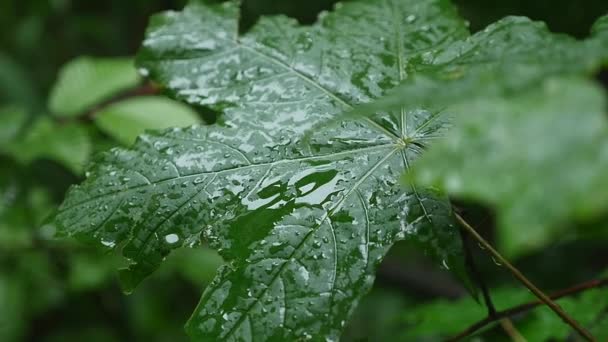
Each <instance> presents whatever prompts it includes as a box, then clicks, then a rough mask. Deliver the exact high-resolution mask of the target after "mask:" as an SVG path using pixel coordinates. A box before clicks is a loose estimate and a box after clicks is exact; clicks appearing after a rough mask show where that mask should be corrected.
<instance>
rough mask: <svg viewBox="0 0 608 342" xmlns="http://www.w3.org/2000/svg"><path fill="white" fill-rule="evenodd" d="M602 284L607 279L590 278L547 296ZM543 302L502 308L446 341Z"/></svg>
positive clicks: (567, 293)
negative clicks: (492, 315)
mask: <svg viewBox="0 0 608 342" xmlns="http://www.w3.org/2000/svg"><path fill="white" fill-rule="evenodd" d="M603 286H608V279H600V280H591V281H588V282H585V283H582V284H578V285H575V286H572V287H569V288H567V289H564V290H561V291H558V292H555V293H553V294H551V295H550V296H549V298H551V299H553V300H555V299H559V298H562V297H567V296H571V295H575V294H577V293H580V292H584V291H587V290H590V289H595V288H600V287H603ZM542 304H544V303H543V302H542V301H540V300H536V301H533V302H528V303H524V304H521V305H518V306H515V307H513V308H510V309H507V310H503V311H498V312H496V314H495V315H494V317H490V316H488V317H486V318H484V319H482V320H480V321H478V322H476V323H474V324H472V325H471V326H469V327H468V328H467V329H465V330H464V331H463V332H461V333H460V334H458V335H456V336H454V337H452V338H450V339H448V340H447V341H458V340H460V339H462V338H464V337H467V336H469V335H471V334H473V333H475V332H476V331H477V330H479V329H481V328H483V327H485V326H486V325H488V324H490V323H492V322H496V321H498V320H500V319H503V318H505V317H512V316H515V315H518V314H520V313H523V312H526V311H529V310H532V309H534V308H535V307H537V306H539V305H542Z"/></svg>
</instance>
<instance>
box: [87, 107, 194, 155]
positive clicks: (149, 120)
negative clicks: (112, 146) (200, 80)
mask: <svg viewBox="0 0 608 342" xmlns="http://www.w3.org/2000/svg"><path fill="white" fill-rule="evenodd" d="M199 122H200V119H199V117H198V115H197V114H196V112H195V111H193V110H192V109H190V108H189V107H188V106H186V105H183V104H181V103H179V102H175V101H171V100H168V99H166V98H163V97H153V96H147V97H138V98H134V99H129V100H125V101H121V102H118V103H115V104H113V105H110V106H108V107H106V108H104V109H102V110H100V111H99V112H97V114H96V115H95V123H96V124H97V126H99V128H100V129H101V130H103V131H104V132H106V133H107V134H108V135H110V136H112V137H114V138H115V139H116V140H118V141H119V142H121V143H122V144H124V145H127V146H128V145H131V144H133V142H134V141H135V138H137V136H138V135H140V134H142V133H144V131H146V130H150V129H164V128H170V127H184V126H189V125H193V124H196V123H199Z"/></svg>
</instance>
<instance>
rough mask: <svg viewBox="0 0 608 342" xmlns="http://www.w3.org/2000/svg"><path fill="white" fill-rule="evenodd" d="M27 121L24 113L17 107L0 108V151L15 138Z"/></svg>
mask: <svg viewBox="0 0 608 342" xmlns="http://www.w3.org/2000/svg"><path fill="white" fill-rule="evenodd" d="M26 121H27V113H26V111H25V110H24V109H23V108H21V107H17V106H7V107H2V108H0V150H1V149H2V146H3V145H6V144H8V143H10V142H11V141H13V140H14V139H15V138H17V135H18V134H19V133H20V132H21V130H22V129H23V126H24V125H25V123H26Z"/></svg>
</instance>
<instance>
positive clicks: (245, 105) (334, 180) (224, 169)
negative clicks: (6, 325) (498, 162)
mask: <svg viewBox="0 0 608 342" xmlns="http://www.w3.org/2000/svg"><path fill="white" fill-rule="evenodd" d="M387 18H388V20H387ZM237 22H238V8H237V5H236V4H235V3H227V4H223V5H218V6H205V5H202V4H200V3H198V2H194V3H193V4H191V5H190V6H188V7H187V8H186V9H185V10H184V11H183V12H168V13H165V14H162V15H159V16H156V17H154V18H153V19H152V21H151V26H150V28H149V30H148V33H147V38H146V40H145V42H144V47H143V48H142V51H141V53H140V54H139V57H138V64H139V66H140V68H141V70H142V72H143V73H144V74H148V75H149V77H151V78H152V79H153V80H155V81H157V82H158V83H160V84H161V85H164V86H165V87H167V90H168V91H170V92H172V93H173V94H174V95H175V96H176V97H177V98H179V99H182V100H185V101H187V102H189V103H191V104H194V105H203V106H209V107H212V108H214V109H218V110H222V111H223V118H222V121H223V123H222V124H221V125H218V126H215V127H200V126H194V127H192V128H188V129H173V130H170V131H165V132H162V133H148V134H146V135H143V136H141V137H140V138H139V139H138V141H137V142H136V144H135V145H134V146H133V148H132V149H129V150H125V149H114V150H112V151H110V152H108V153H105V154H103V155H101V156H100V157H98V159H97V160H96V161H95V162H94V163H93V166H92V167H91V168H90V169H89V172H88V175H89V177H88V179H87V180H86V181H85V182H84V183H83V184H81V185H80V186H78V187H75V188H73V189H72V190H71V191H70V193H69V195H68V197H67V199H66V201H65V203H64V204H63V205H62V207H61V209H60V211H59V213H58V215H57V223H58V224H59V226H60V227H62V230H63V231H64V232H66V233H68V234H75V235H79V236H84V237H88V238H91V237H94V238H95V239H97V240H98V241H101V243H102V244H104V245H107V246H110V247H115V246H118V245H120V246H121V247H122V252H123V254H124V255H125V256H126V257H127V258H128V259H130V260H131V261H132V265H131V267H130V269H129V270H125V271H123V272H122V273H121V278H122V280H123V284H124V285H125V288H126V290H132V289H133V287H134V286H135V285H136V284H137V283H138V282H139V281H141V279H143V278H144V277H145V276H147V275H148V274H149V273H150V272H152V271H154V270H155V269H156V268H157V267H158V265H159V263H160V262H161V261H162V260H163V258H164V257H165V256H166V255H167V254H168V253H170V251H171V250H173V249H175V248H178V247H180V246H183V245H195V244H198V243H199V240H200V235H201V233H202V236H203V237H204V238H205V239H206V240H208V241H209V242H210V244H211V246H212V247H214V248H216V249H217V250H218V251H219V252H220V254H221V255H222V256H223V257H224V258H225V259H226V260H227V261H229V264H228V265H227V266H225V267H223V268H222V269H221V270H220V272H219V274H218V276H217V277H216V279H215V281H214V282H213V283H212V284H211V285H210V286H209V287H208V288H207V289H206V290H205V293H204V294H203V296H202V299H201V302H200V304H199V306H198V308H197V309H196V311H195V313H194V315H193V316H192V318H191V320H190V322H189V324H188V327H187V329H188V331H189V333H190V335H191V336H192V337H194V338H196V339H198V340H217V339H222V340H253V339H254V337H255V339H256V340H258V339H259V340H285V339H287V340H290V339H291V340H293V339H321V338H327V339H329V340H334V339H337V337H338V336H339V332H340V330H341V328H342V327H343V326H344V324H345V321H346V319H347V318H348V317H349V316H350V314H351V313H352V312H353V310H354V308H355V306H356V303H357V302H358V300H359V299H360V298H361V296H362V295H363V294H365V293H366V292H367V291H368V290H369V288H370V287H371V285H372V282H373V278H374V271H375V268H376V266H377V265H378V263H379V262H380V260H381V259H382V257H383V256H384V255H385V253H386V252H387V250H388V248H389V247H390V246H391V245H392V244H393V243H394V242H395V241H397V240H400V239H409V240H411V241H414V242H415V243H417V244H419V245H421V246H422V247H424V248H425V249H426V250H428V252H429V254H431V256H433V257H434V258H435V259H437V260H438V261H439V262H442V263H443V264H444V265H445V266H447V267H450V268H451V269H452V270H454V271H455V272H456V273H460V274H461V273H462V263H461V255H460V240H459V238H458V234H457V231H456V230H455V227H454V225H453V223H452V220H451V211H450V206H449V203H448V202H447V201H446V200H445V199H444V198H443V197H441V196H437V195H436V194H434V193H433V192H429V191H426V190H424V189H412V190H410V191H407V192H404V191H403V189H402V188H401V186H400V185H399V177H400V175H401V173H402V172H403V171H404V170H405V169H406V168H408V167H409V164H410V163H411V162H412V161H413V160H414V159H416V158H417V156H418V154H419V153H420V149H419V148H418V147H416V145H414V144H407V143H406V142H405V140H404V138H405V136H406V134H407V133H408V132H409V130H416V129H417V128H419V127H420V126H421V125H425V122H427V120H429V118H430V117H431V116H432V115H433V113H431V112H427V111H422V110H413V111H409V112H408V111H405V110H397V111H395V112H391V113H385V114H382V115H380V114H379V115H377V116H376V117H373V118H370V119H369V120H365V121H361V122H359V121H350V122H343V123H340V124H337V125H328V126H326V127H323V128H322V129H318V130H316V131H315V132H313V134H311V135H310V136H309V137H307V138H306V139H304V137H303V135H304V132H305V131H306V130H307V129H309V128H310V127H313V126H314V125H315V124H316V123H318V122H320V121H321V120H326V119H328V118H331V117H332V116H334V115H337V114H338V113H340V112H342V111H344V110H345V109H348V108H352V107H353V106H354V105H356V104H358V103H363V102H367V101H370V100H371V99H373V98H376V97H378V96H381V95H383V94H384V93H385V91H386V90H388V89H390V88H391V87H393V86H395V85H397V84H398V83H399V82H400V81H401V80H402V79H404V78H405V77H407V70H406V64H407V60H408V59H409V58H410V57H411V56H414V55H416V54H419V53H421V52H424V51H426V50H430V49H435V48H437V47H439V46H442V45H444V44H448V43H449V42H451V41H453V40H454V39H458V38H460V37H463V36H466V29H465V27H464V24H463V22H462V20H460V19H459V18H458V17H457V16H456V15H455V11H454V10H453V8H452V7H451V6H450V5H449V4H448V3H447V2H446V1H441V0H427V1H395V0H390V1H389V0H378V1H373V2H363V1H361V2H354V3H349V4H345V5H341V6H339V8H337V9H336V11H335V12H333V13H330V14H325V15H324V16H323V17H322V18H321V19H320V21H319V23H317V24H316V25H314V26H312V27H302V26H298V25H297V24H296V22H295V20H293V19H289V18H286V17H282V16H277V17H268V18H262V19H261V20H260V22H259V23H258V24H257V25H256V26H255V27H254V28H253V29H252V31H251V32H249V33H247V34H245V35H244V36H238V34H237V32H238V28H237ZM443 128H444V126H443V122H442V121H440V120H438V121H436V122H434V123H433V124H432V125H430V126H429V127H428V129H429V131H430V132H432V133H433V134H440V133H441V132H442V129H443ZM319 317H321V318H322V319H319Z"/></svg>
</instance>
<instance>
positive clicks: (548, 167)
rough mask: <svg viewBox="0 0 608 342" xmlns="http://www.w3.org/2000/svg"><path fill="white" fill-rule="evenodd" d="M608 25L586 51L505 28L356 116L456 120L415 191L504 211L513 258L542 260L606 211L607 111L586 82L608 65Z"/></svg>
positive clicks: (522, 25) (503, 228) (528, 25)
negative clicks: (427, 113)
mask: <svg viewBox="0 0 608 342" xmlns="http://www.w3.org/2000/svg"><path fill="white" fill-rule="evenodd" d="M605 20H606V17H603V18H601V19H600V20H598V23H596V25H594V28H593V30H592V35H591V36H590V37H589V38H588V39H586V40H584V41H577V40H575V39H573V38H571V37H568V36H565V35H559V34H552V33H550V32H549V31H548V30H547V29H546V27H545V26H544V25H543V24H541V23H536V22H532V21H530V20H528V19H525V18H517V17H511V18H506V19H503V20H501V21H499V22H497V23H495V24H492V25H490V26H489V27H488V28H487V29H485V30H483V31H481V32H479V33H477V34H475V35H473V36H471V37H470V38H468V39H466V40H464V41H461V42H456V43H454V44H452V45H449V46H446V47H444V48H442V49H439V50H437V51H435V52H433V53H432V54H428V55H427V56H426V57H425V56H421V58H422V59H423V60H426V61H425V62H423V63H420V64H419V65H420V70H419V72H418V73H416V74H415V75H414V76H413V77H412V78H410V79H408V80H406V81H405V82H404V83H403V84H402V85H400V86H399V87H397V88H395V89H393V90H392V91H391V94H389V95H387V96H385V97H383V98H381V99H380V100H378V101H376V102H372V103H370V104H365V105H362V106H360V107H358V108H356V109H355V110H353V111H352V112H351V113H348V114H346V116H349V115H351V116H352V115H355V116H357V115H363V116H365V115H370V113H374V112H375V111H378V110H388V109H392V108H399V107H406V108H415V107H418V106H422V107H426V108H433V107H435V108H442V109H444V110H446V111H449V112H450V113H452V114H453V115H454V116H455V120H454V125H455V127H454V128H453V131H452V133H451V134H450V135H449V136H448V137H447V138H446V139H445V140H443V139H442V137H441V136H436V137H435V141H436V142H437V146H436V147H433V148H431V149H430V151H429V155H428V156H427V157H425V158H423V159H422V160H421V161H420V162H419V165H418V166H417V167H415V168H414V169H418V172H417V173H416V175H415V176H414V177H410V178H409V179H408V183H409V182H411V181H412V180H414V181H416V182H417V184H419V185H420V186H432V187H435V188H437V189H440V190H441V191H447V192H448V193H449V194H451V195H454V196H459V197H464V198H467V199H471V200H478V201H481V202H483V203H485V204H489V205H491V206H492V207H494V208H496V209H497V210H498V220H499V228H500V229H499V231H498V237H499V239H500V243H501V247H502V248H503V249H504V252H506V253H507V254H511V255H516V254H521V253H525V252H528V251H531V250H534V249H538V248H539V247H542V246H544V245H546V244H547V243H549V242H550V241H552V240H553V239H555V238H556V237H558V236H559V234H560V233H562V232H563V229H564V227H563V222H568V220H584V219H589V218H593V217H595V216H596V215H598V214H599V213H601V212H602V211H603V210H605V209H606V206H605V205H603V203H605V201H606V196H605V194H604V191H603V189H604V188H605V186H606V184H604V181H603V180H602V178H603V176H602V175H603V171H602V170H604V169H605V168H606V165H607V164H606V146H608V145H607V142H608V140H606V139H608V135H606V134H608V131H606V125H607V123H606V119H605V99H604V94H602V92H601V90H599V89H597V88H595V87H594V86H592V85H590V84H588V83H586V82H584V81H582V80H581V78H580V77H581V76H586V75H589V74H591V73H592V72H595V71H596V70H597V69H599V67H600V66H601V65H602V63H604V62H605V61H606V60H607V59H608V45H603V44H602V42H604V41H605V39H606V32H607V31H606V30H605V29H603V27H604V26H603V24H602V23H603V22H605ZM548 60H550V62H547V61H548ZM554 77H559V78H560V79H561V80H557V81H551V79H552V78H554ZM570 77H572V78H570ZM568 81H571V82H572V85H571V86H568V85H567V82H568ZM528 94H534V95H533V96H532V95H528ZM420 133H421V134H423V135H426V136H427V137H429V135H428V132H426V131H424V130H422V131H421V132H420ZM414 138H417V137H414Z"/></svg>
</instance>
